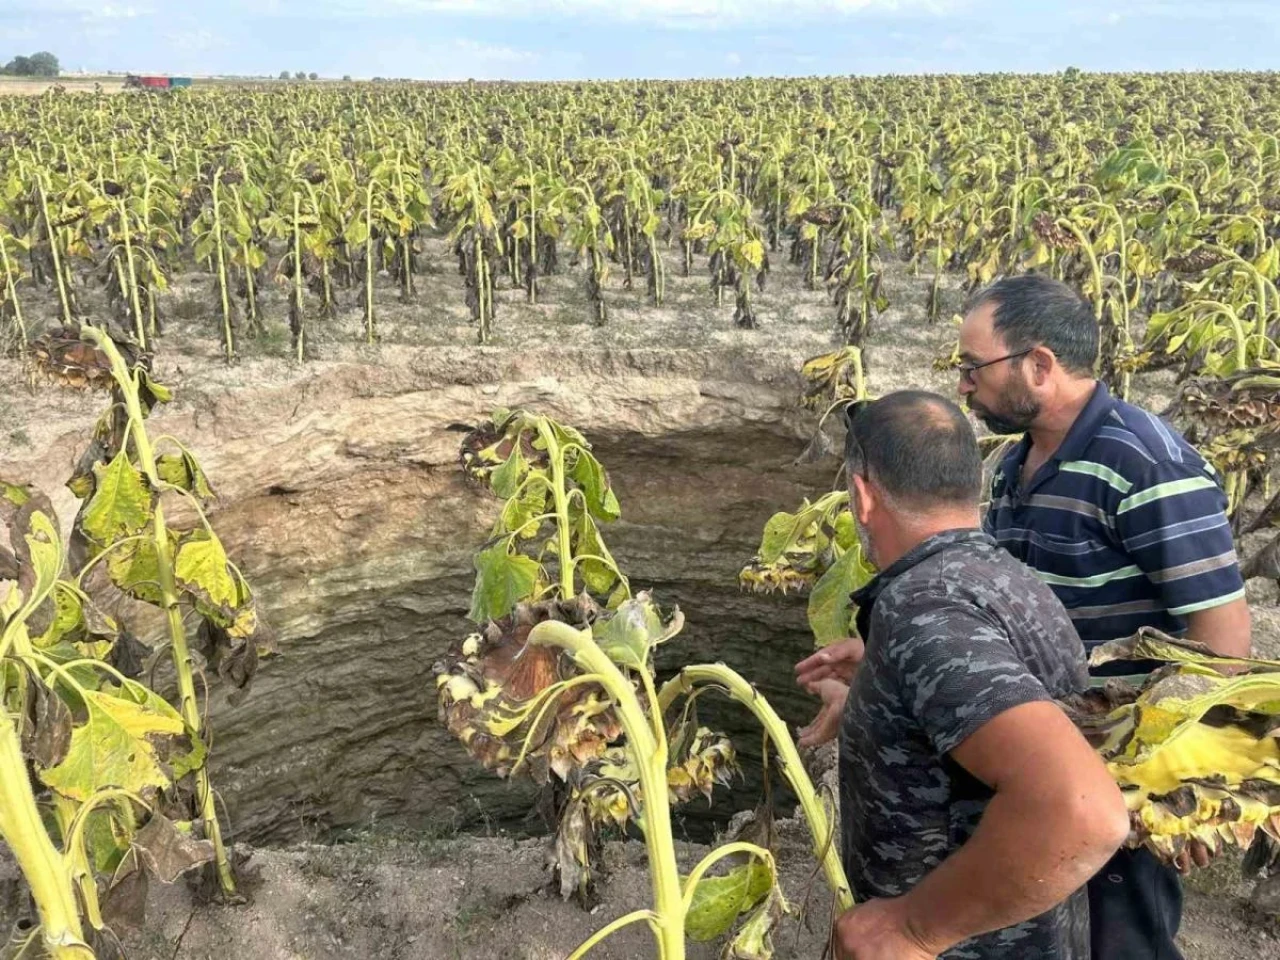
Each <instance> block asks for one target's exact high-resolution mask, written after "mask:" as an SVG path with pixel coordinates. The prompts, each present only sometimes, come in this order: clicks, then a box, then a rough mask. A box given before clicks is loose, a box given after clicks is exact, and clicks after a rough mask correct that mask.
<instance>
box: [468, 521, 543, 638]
mask: <svg viewBox="0 0 1280 960" xmlns="http://www.w3.org/2000/svg"><path fill="white" fill-rule="evenodd" d="M475 567H476V585H475V588H474V589H473V590H472V592H471V611H470V613H468V616H469V617H470V618H471V619H472V620H474V621H475V622H476V623H484V622H485V621H487V620H496V619H498V618H499V617H504V616H506V615H507V614H508V613H510V612H511V611H512V610H514V609H515V606H516V604H517V603H519V602H520V601H522V600H529V599H531V598H532V595H533V592H534V587H535V585H536V584H537V582H538V578H539V575H540V574H541V573H542V567H541V566H539V565H538V563H537V562H536V561H535V560H532V559H530V558H529V557H526V556H524V555H523V554H519V553H512V552H511V550H510V540H502V541H500V542H499V543H497V544H495V545H494V546H492V547H490V548H489V549H488V550H482V551H480V552H479V553H478V554H476V559H475Z"/></svg>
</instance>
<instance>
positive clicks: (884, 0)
mask: <svg viewBox="0 0 1280 960" xmlns="http://www.w3.org/2000/svg"><path fill="white" fill-rule="evenodd" d="M964 2H965V0H543V2H542V3H539V4H537V5H536V14H537V16H538V17H539V18H540V19H544V18H547V17H553V16H556V15H562V16H566V17H573V16H591V17H600V18H607V19H611V20H627V21H641V22H650V23H657V24H660V25H663V26H669V27H711V26H717V25H723V24H734V25H738V24H743V23H757V22H762V21H772V20H780V19H786V20H792V21H794V20H814V19H823V18H829V17H845V16H852V15H855V14H859V13H927V14H942V13H947V12H951V11H953V10H955V9H957V8H958V7H960V6H961V5H962V4H963V3H964ZM316 6H317V7H318V8H320V9H323V7H324V6H325V4H324V3H318V4H317V5H316ZM336 6H338V7H341V8H345V9H346V10H350V11H352V12H355V11H359V12H360V13H362V14H364V15H366V16H369V15H375V16H376V15H377V14H383V15H390V16H394V15H405V14H420V13H423V14H454V15H471V16H482V17H511V18H515V17H528V16H530V15H532V14H533V13H534V12H535V10H534V7H533V6H529V7H526V6H523V5H521V4H518V3H514V2H512V0H381V2H378V3H362V2H360V0H337V3H336Z"/></svg>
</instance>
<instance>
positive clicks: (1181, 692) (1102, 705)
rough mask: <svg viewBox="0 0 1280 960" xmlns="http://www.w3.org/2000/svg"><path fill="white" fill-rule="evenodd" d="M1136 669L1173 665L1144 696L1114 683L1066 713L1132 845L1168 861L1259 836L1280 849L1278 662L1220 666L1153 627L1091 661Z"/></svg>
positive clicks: (1228, 661)
mask: <svg viewBox="0 0 1280 960" xmlns="http://www.w3.org/2000/svg"><path fill="white" fill-rule="evenodd" d="M1144 659H1155V660H1163V661H1166V662H1167V663H1168V664H1169V665H1168V666H1166V667H1162V668H1161V669H1159V670H1157V671H1155V672H1154V673H1153V674H1152V675H1151V677H1150V679H1148V680H1147V682H1146V683H1145V684H1144V685H1143V687H1142V688H1141V689H1140V690H1137V689H1132V688H1126V687H1125V686H1124V684H1122V683H1119V682H1115V681H1113V682H1112V683H1111V684H1109V686H1108V687H1107V688H1106V689H1104V690H1101V691H1097V690H1095V691H1090V693H1089V694H1086V695H1085V696H1083V697H1080V698H1076V699H1074V700H1072V701H1071V702H1070V703H1068V704H1067V705H1066V706H1067V708H1068V711H1069V712H1071V713H1072V715H1073V718H1074V719H1075V720H1076V722H1077V724H1078V725H1079V726H1080V728H1081V730H1082V731H1083V732H1084V733H1085V735H1086V737H1088V738H1089V740H1090V742H1091V743H1092V744H1093V745H1094V746H1095V748H1096V749H1097V750H1098V752H1099V753H1100V754H1101V756H1102V758H1103V759H1104V760H1105V761H1106V762H1107V768H1108V769H1109V770H1110V771H1111V774H1112V776H1114V777H1115V779H1116V782H1117V783H1118V784H1119V785H1120V789H1121V791H1122V792H1123V793H1124V796H1125V802H1126V805H1127V806H1128V808H1129V821H1130V835H1129V846H1132V847H1137V846H1145V847H1147V848H1148V849H1149V850H1151V851H1152V852H1153V853H1155V854H1156V855H1157V856H1159V857H1160V858H1161V859H1163V860H1165V861H1166V862H1169V863H1172V862H1174V861H1176V860H1178V859H1179V858H1182V857H1183V854H1184V853H1185V852H1186V851H1187V850H1188V848H1189V846H1190V845H1193V844H1200V845H1202V846H1203V847H1204V848H1206V849H1207V850H1208V851H1209V852H1210V853H1212V854H1217V853H1220V852H1221V851H1222V850H1223V849H1224V848H1225V847H1228V846H1238V847H1241V848H1242V849H1247V848H1248V847H1249V846H1250V845H1251V844H1252V843H1254V841H1255V839H1258V836H1259V833H1260V832H1261V833H1262V834H1264V835H1265V836H1267V837H1270V838H1271V839H1272V840H1280V741H1278V740H1277V734H1278V733H1280V721H1278V719H1277V716H1276V711H1277V708H1276V704H1277V703H1280V662H1273V661H1264V660H1237V659H1230V658H1222V657H1217V656H1215V655H1214V654H1213V653H1212V652H1210V651H1209V650H1208V648H1207V647H1203V646H1201V645H1199V644H1195V643H1191V642H1189V641H1184V640H1177V639H1174V638H1172V637H1169V636H1166V635H1165V634H1162V633H1160V632H1159V631H1158V630H1153V629H1150V628H1144V629H1143V630H1141V631H1139V633H1137V634H1136V635H1135V636H1133V637H1129V638H1126V639H1124V640H1116V641H1113V642H1112V643H1109V644H1105V645H1103V646H1102V647H1100V648H1099V649H1097V650H1095V651H1094V653H1093V656H1092V657H1091V661H1090V662H1091V664H1093V665H1098V664H1102V663H1108V662H1111V661H1114V660H1144ZM1225 670H1239V671H1243V672H1240V673H1237V674H1234V675H1233V674H1229V673H1227V672H1224V671H1225Z"/></svg>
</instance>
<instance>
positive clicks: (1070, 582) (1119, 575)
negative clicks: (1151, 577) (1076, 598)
mask: <svg viewBox="0 0 1280 960" xmlns="http://www.w3.org/2000/svg"><path fill="white" fill-rule="evenodd" d="M1036 576H1038V577H1039V578H1040V579H1041V580H1043V581H1044V582H1045V583H1047V584H1049V585H1050V586H1054V587H1100V586H1102V585H1103V584H1104V583H1110V582H1111V581H1112V580H1125V579H1128V578H1129V577H1140V576H1142V570H1141V569H1140V568H1139V567H1137V566H1128V567H1121V568H1120V569H1119V570H1112V571H1110V572H1109V573H1095V574H1094V575H1093V576H1092V577H1063V576H1060V575H1058V574H1056V573H1049V572H1047V571H1045V570H1037V571H1036Z"/></svg>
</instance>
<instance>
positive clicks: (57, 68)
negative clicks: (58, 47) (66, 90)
mask: <svg viewBox="0 0 1280 960" xmlns="http://www.w3.org/2000/svg"><path fill="white" fill-rule="evenodd" d="M30 63H31V73H32V76H36V77H56V76H57V75H58V74H59V73H61V72H62V65H61V64H59V63H58V58H57V57H55V56H54V55H53V54H52V53H50V52H49V51H48V50H41V51H40V52H39V53H33V54H32V55H31V57H30Z"/></svg>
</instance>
